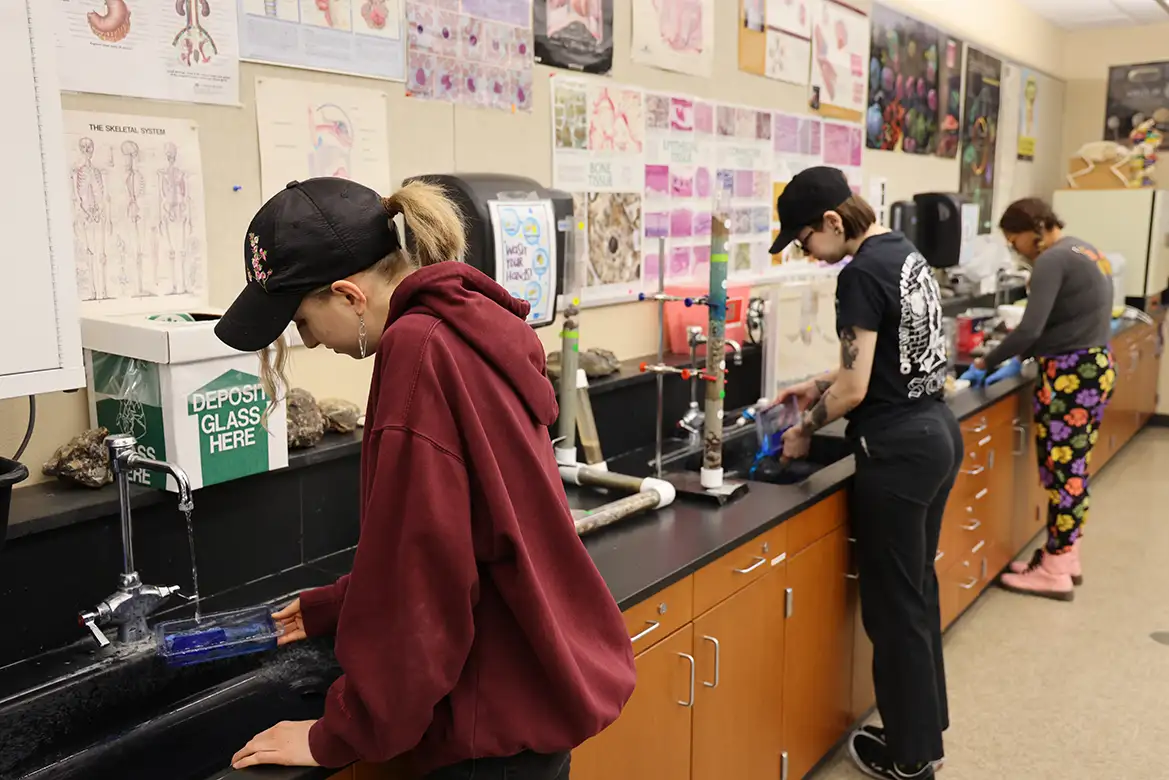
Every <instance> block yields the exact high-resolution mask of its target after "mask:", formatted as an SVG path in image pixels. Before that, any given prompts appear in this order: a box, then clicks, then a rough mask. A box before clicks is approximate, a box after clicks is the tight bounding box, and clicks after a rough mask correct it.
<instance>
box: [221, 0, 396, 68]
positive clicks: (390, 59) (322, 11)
mask: <svg viewBox="0 0 1169 780" xmlns="http://www.w3.org/2000/svg"><path fill="white" fill-rule="evenodd" d="M228 1H230V2H235V3H237V4H238V9H239V38H240V57H241V58H242V59H245V60H253V61H256V62H272V63H276V64H277V65H287V66H289V67H293V68H309V69H312V70H325V71H334V72H337V73H352V74H355V75H358V76H369V77H371V78H377V79H389V80H390V81H402V80H403V79H404V78H405V74H406V42H405V40H404V33H405V25H404V21H405V20H404V18H403V11H402V3H403V0H220V2H228Z"/></svg>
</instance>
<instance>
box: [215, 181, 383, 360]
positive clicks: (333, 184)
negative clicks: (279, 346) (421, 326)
mask: <svg viewBox="0 0 1169 780" xmlns="http://www.w3.org/2000/svg"><path fill="white" fill-rule="evenodd" d="M400 246H401V244H400V241H399V239H398V231H397V229H396V228H395V227H394V225H393V222H392V221H391V219H390V215H389V213H388V212H387V211H386V208H385V206H384V205H382V198H381V196H380V195H378V194H377V193H376V192H374V191H373V190H371V189H370V188H368V187H363V186H362V185H360V184H355V183H354V182H351V181H349V180H347V179H335V178H321V179H309V180H307V181H302V182H297V181H294V182H289V184H288V186H287V187H285V188H284V189H283V190H281V191H280V192H278V193H276V195H274V196H273V197H272V198H271V199H270V200H269V201H268V202H267V203H265V204H264V205H263V206H261V207H260V210H259V211H258V212H256V216H255V217H253V218H252V223H251V225H249V226H248V233H247V236H246V237H245V238H244V273H245V275H246V276H247V279H248V284H247V287H245V288H244V290H243V292H241V293H240V294H239V296H238V297H237V298H236V299H235V303H233V304H232V305H231V307H230V308H229V309H228V310H227V312H226V313H225V314H224V315H223V317H222V318H221V319H220V320H219V322H218V323H217V324H216V325H215V335H216V336H218V337H219V340H220V341H222V342H223V343H224V344H227V345H228V346H229V347H231V348H233V349H238V350H240V351H241V352H255V351H257V350H260V349H263V348H264V347H267V346H268V345H270V344H272V342H274V341H276V339H278V338H280V335H281V334H282V333H283V332H284V329H285V328H287V327H288V324H289V323H290V322H292V318H293V317H294V316H296V310H297V308H299V307H300V302H301V301H302V300H304V297H305V296H306V295H308V294H309V293H310V292H313V291H314V290H318V289H320V288H321V287H324V286H326V285H329V284H332V283H333V282H335V281H337V280H339V279H345V278H346V277H349V276H352V275H353V274H355V273H358V272H360V271H364V270H365V269H367V268H369V267H370V266H372V265H373V264H374V263H376V262H377V261H378V260H381V259H382V258H383V257H385V256H386V255H388V254H390V253H392V252H394V251H395V250H397V249H398V248H399V247H400Z"/></svg>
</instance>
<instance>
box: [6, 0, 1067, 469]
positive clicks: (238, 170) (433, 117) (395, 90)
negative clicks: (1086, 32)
mask: <svg viewBox="0 0 1169 780" xmlns="http://www.w3.org/2000/svg"><path fill="white" fill-rule="evenodd" d="M857 4H858V5H861V6H862V7H864V8H868V7H869V6H870V4H871V3H870V0H859V2H858V3H857ZM890 4H891V5H893V6H896V7H900V8H901V9H903V10H904V11H906V12H907V13H911V14H913V15H916V16H918V17H919V18H922V19H925V20H927V21H930V22H933V23H936V24H938V25H939V26H941V27H943V28H945V29H946V30H947V31H948V32H951V33H954V34H956V35H958V36H959V37H961V38H963V39H964V40H966V41H968V42H972V43H974V44H976V45H978V46H981V47H984V48H986V49H987V50H988V51H991V52H993V53H995V54H998V55H1000V56H1005V57H1007V58H1011V59H1016V60H1018V61H1020V62H1023V63H1025V64H1027V65H1030V66H1032V67H1035V68H1038V69H1040V70H1043V71H1046V72H1047V73H1049V74H1052V75H1057V76H1058V75H1059V69H1060V65H1061V54H1062V53H1061V48H1060V41H1061V35H1060V33H1059V32H1058V31H1057V30H1056V28H1055V27H1054V26H1052V25H1050V24H1048V23H1047V22H1044V21H1043V20H1041V19H1039V18H1038V17H1036V16H1035V15H1034V14H1033V13H1031V12H1030V11H1027V10H1026V9H1024V8H1023V7H1022V6H1021V5H1019V4H1018V3H1017V2H1016V0H978V2H975V0H891V2H890ZM716 7H717V9H718V18H717V21H716V56H715V66H714V76H713V77H712V78H710V79H697V78H693V77H689V76H684V75H680V74H674V73H668V72H665V71H660V70H655V69H652V68H647V67H643V66H640V65H635V64H633V63H632V62H631V61H630V58H629V41H630V29H629V27H630V0H616V14H615V17H616V18H615V29H614V39H615V41H616V52H615V55H614V65H613V72H612V78H613V79H615V80H618V81H623V82H628V83H633V84H638V85H641V86H643V87H647V88H651V89H659V90H676V91H680V92H687V93H691V94H695V95H699V96H705V97H708V98H717V99H720V100H725V101H728V102H737V103H743V104H748V105H756V106H759V107H761V108H773V109H780V110H786V111H791V112H801V111H804V110H805V107H806V103H807V101H806V90H805V89H804V88H801V87H796V86H791V85H787V84H782V83H779V82H775V81H769V80H767V79H763V78H760V77H757V76H752V75H749V74H746V73H742V72H740V71H739V70H738V67H737V45H738V38H737V35H738V30H737V16H738V14H737V7H738V3H737V2H735V1H734V0H718V2H717V3H716ZM550 72H551V71H549V70H548V69H545V68H542V67H541V68H537V78H536V89H535V97H534V106H533V110H532V113H531V114H519V115H510V114H505V113H503V112H492V111H479V110H472V109H465V108H455V107H452V106H450V105H447V104H441V103H427V102H424V101H419V100H411V99H408V98H406V97H405V94H404V90H403V86H402V85H401V84H394V83H388V82H376V81H369V80H366V79H360V78H355V77H346V76H336V75H326V74H320V73H312V72H308V71H297V70H291V69H284V68H274V67H268V66H259V65H251V64H245V65H244V66H243V68H242V84H241V94H240V99H241V102H242V103H243V108H226V107H218V106H196V105H187V104H178V103H158V102H151V101H145V100H134V99H126V98H116V97H108V96H99V95H72V94H71V95H66V96H64V98H63V103H64V106H65V108H66V109H87V110H97V111H109V112H119V113H127V114H145V115H156V116H173V117H185V118H190V119H193V120H195V121H196V122H197V123H198V124H199V132H200V140H201V143H202V147H203V166H204V177H205V191H206V193H207V214H208V225H209V229H208V243H209V248H210V254H211V264H210V270H209V274H210V290H211V303H212V304H215V305H220V306H225V305H227V304H228V303H230V301H231V299H232V297H233V296H234V294H235V293H236V292H237V291H238V290H239V288H240V287H241V286H242V284H243V273H242V269H241V258H240V252H241V236H242V235H243V233H244V231H245V229H246V227H247V224H248V221H249V219H250V218H251V215H252V214H253V213H254V212H255V210H256V208H257V207H258V206H259V205H260V176H259V166H260V162H259V153H258V149H257V146H256V117H255V104H254V100H253V98H254V87H255V78H256V77H257V76H260V75H270V76H277V75H278V76H280V77H283V78H296V79H303V80H305V81H317V82H323V83H331V84H350V85H365V86H372V87H376V88H378V89H382V90H385V91H386V92H387V93H388V94H389V96H390V101H389V114H390V116H389V128H390V135H391V143H392V154H391V166H392V175H393V176H394V177H395V179H400V178H404V177H407V176H411V175H415V174H420V173H435V172H445V171H452V170H459V171H475V170H504V171H508V172H511V173H516V174H522V175H527V176H530V177H532V178H534V179H536V180H538V181H543V182H550V181H551V138H550V135H551V134H550V132H549V121H550V120H549V106H548V103H549V89H548V82H547V78H546V76H547V75H548V73H550ZM1049 91H1050V93H1051V94H1052V95H1053V100H1052V103H1051V104H1050V105H1051V106H1052V111H1055V112H1056V113H1054V114H1053V115H1051V116H1050V117H1049V125H1050V127H1052V128H1055V132H1056V135H1055V136H1054V140H1053V141H1051V142H1050V143H1046V144H1043V145H1042V146H1045V147H1046V148H1047V149H1050V150H1052V153H1054V151H1055V150H1056V149H1057V148H1058V146H1059V141H1058V138H1059V136H1058V125H1059V116H1060V114H1059V113H1058V112H1059V111H1062V96H1061V95H1060V92H1061V91H1062V89H1061V85H1060V84H1059V83H1058V82H1051V86H1050V90H1049ZM1057 97H1058V98H1059V99H1056V98H1057ZM1044 159H1045V158H1044V157H1043V156H1042V152H1041V156H1040V159H1038V160H1037V161H1036V163H1035V164H1032V165H1027V164H1023V165H1021V166H1020V170H1019V171H1018V172H1017V174H1016V179H1015V187H1014V192H1015V193H1017V194H1029V193H1031V192H1036V193H1038V194H1048V193H1050V190H1051V188H1052V187H1053V186H1054V184H1053V180H1052V176H1050V175H1049V174H1048V173H1046V169H1047V168H1048V167H1050V165H1048V164H1045V162H1044ZM865 169H866V173H867V174H868V175H869V176H883V177H886V178H887V179H888V181H889V195H890V198H891V199H899V198H904V197H908V196H910V195H912V194H913V193H915V192H921V191H927V190H943V191H945V190H950V191H952V190H955V189H957V187H958V164H957V161H955V160H941V159H936V158H929V157H919V156H916V155H902V154H891V153H883V152H866V155H865ZM235 185H238V186H240V187H241V189H240V191H239V192H233V186H235ZM655 327H656V323H655V315H654V309H653V307H652V306H646V305H638V304H626V305H623V306H612V307H607V308H599V309H590V310H588V311H586V312H585V313H584V315H583V317H582V324H581V340H582V342H583V345H584V346H585V347H589V346H593V345H598V346H604V347H607V348H609V349H612V350H613V351H615V352H616V353H617V354H618V355H619V356H620V357H622V358H628V357H633V356H636V355H642V354H647V353H649V352H651V351H653V350H654V349H655V348H656V332H655ZM557 330H558V329H557V328H556V327H555V326H553V327H549V328H545V329H544V330H542V331H541V338H542V339H543V341H544V343H545V345H546V346H547V347H548V348H549V349H555V348H556V334H557ZM292 370H293V379H294V382H295V383H296V384H299V385H301V386H304V387H306V388H308V389H309V390H311V391H312V392H313V393H315V394H316V395H318V396H327V395H337V396H342V397H346V398H350V399H352V400H354V401H357V402H359V403H364V401H365V395H366V393H367V391H368V386H369V370H370V361H366V362H362V363H359V362H356V361H351V360H347V359H345V358H339V357H337V356H335V355H332V354H320V353H311V352H307V351H304V350H300V351H298V353H297V354H296V355H295V358H294V363H293V368H292ZM39 403H40V410H39V414H38V418H39V419H38V424H37V430H36V435H35V437H34V439H33V442H32V446H31V447H30V448H29V450H28V452H27V453H26V454H25V456H24V458H23V460H24V461H25V462H26V463H28V464H30V466H31V467H32V469H33V470H34V471H39V467H40V464H41V463H42V462H43V461H44V459H45V458H46V457H47V456H48V455H49V454H50V453H51V452H52V450H53V449H54V448H55V447H56V446H57V445H59V444H61V443H62V442H63V441H65V440H66V439H68V438H69V437H70V436H72V435H74V434H76V433H78V432H80V431H81V430H83V429H85V428H86V427H88V411H87V402H86V399H85V393H84V392H79V393H74V394H68V395H67V394H61V393H58V394H53V395H49V396H45V397H43V398H41V399H40V400H39ZM26 408H27V402H26V401H24V400H9V401H0V453H3V454H8V455H10V454H11V453H12V452H13V451H14V450H15V448H16V446H17V444H18V443H19V441H20V438H21V437H22V436H23V433H24V426H25V414H26ZM33 479H34V480H36V479H39V474H37V475H35V476H34V478H33ZM32 481H33V480H30V484H31V483H32Z"/></svg>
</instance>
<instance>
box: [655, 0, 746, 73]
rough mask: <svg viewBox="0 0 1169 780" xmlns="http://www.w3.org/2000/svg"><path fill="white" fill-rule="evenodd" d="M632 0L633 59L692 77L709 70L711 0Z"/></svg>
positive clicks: (712, 48)
mask: <svg viewBox="0 0 1169 780" xmlns="http://www.w3.org/2000/svg"><path fill="white" fill-rule="evenodd" d="M725 1H727V0H724V2H725ZM632 3H633V43H632V57H633V61H634V62H636V63H639V64H641V65H650V66H652V67H655V68H661V69H662V70H672V71H677V72H679V73H689V74H690V75H692V76H703V77H709V76H710V75H711V73H713V71H714V4H715V0H632Z"/></svg>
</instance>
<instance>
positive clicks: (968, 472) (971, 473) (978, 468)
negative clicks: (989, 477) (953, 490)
mask: <svg viewBox="0 0 1169 780" xmlns="http://www.w3.org/2000/svg"><path fill="white" fill-rule="evenodd" d="M984 471H986V466H975V467H974V468H972V469H962V473H963V474H966V475H968V476H971V477H977V476H978V475H979V474H981V473H982V472H984Z"/></svg>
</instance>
